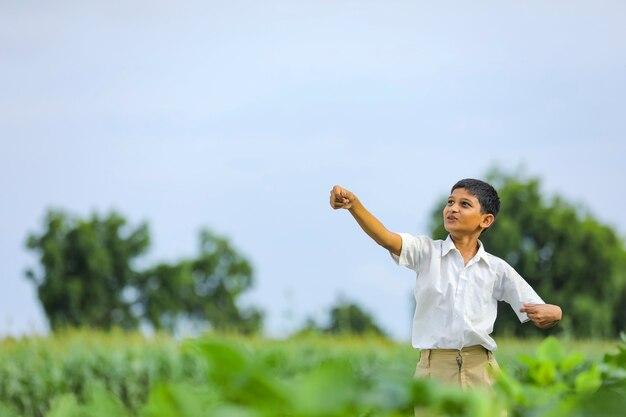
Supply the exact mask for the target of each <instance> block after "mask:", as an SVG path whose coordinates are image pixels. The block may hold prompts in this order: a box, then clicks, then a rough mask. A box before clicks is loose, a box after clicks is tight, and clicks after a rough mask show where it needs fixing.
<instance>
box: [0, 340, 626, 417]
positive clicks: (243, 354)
mask: <svg viewBox="0 0 626 417" xmlns="http://www.w3.org/2000/svg"><path fill="white" fill-rule="evenodd" d="M620 343H621V342H619V341H573V340H571V341H570V340H562V341H557V340H556V339H553V338H550V339H547V340H545V341H542V340H515V339H501V340H499V349H498V351H497V352H496V357H497V358H498V361H499V362H500V364H501V365H502V367H503V368H504V369H505V372H503V374H502V375H501V376H500V378H499V382H498V384H497V385H496V387H495V389H494V391H493V392H490V393H485V392H461V391H458V390H455V389H451V388H447V387H442V386H439V385H438V384H436V383H434V382H431V381H415V380H414V379H413V378H412V374H413V371H414V368H415V364H416V362H417V360H418V356H419V354H418V353H417V351H415V350H413V349H412V348H411V347H410V346H409V344H408V343H395V342H390V341H387V340H384V339H380V338H375V337H366V338H357V337H334V338H331V337H323V336H306V337H300V338H291V339H287V340H270V339H262V338H253V337H241V336H234V335H217V334H210V335H207V336H205V337H200V338H196V339H189V340H175V339H173V338H171V337H169V336H165V335H159V336H155V337H150V338H148V337H144V336H141V335H139V334H127V333H122V332H112V333H101V332H92V331H72V332H66V333H60V334H56V335H53V336H50V337H42V338H23V339H19V340H13V339H5V340H2V341H0V416H2V417H17V416H19V417H79V416H80V417H82V416H85V417H87V416H89V417H92V416H95V417H98V416H115V417H125V416H129V417H130V416H142V417H143V416H145V417H175V416H181V417H187V416H189V417H201V416H211V417H213V416H217V417H220V416H223V417H255V416H258V417H262V416H294V417H296V416H301V417H307V416H311V417H313V416H319V417H322V416H328V417H331V416H337V417H344V416H412V415H414V411H413V407H414V405H416V406H417V410H418V411H417V412H418V414H419V413H421V414H422V415H466V416H481V417H482V416H488V415H498V416H499V415H503V414H502V413H504V412H505V411H503V410H506V413H507V415H509V416H543V415H545V416H557V417H558V416H570V415H571V416H586V415H620V416H621V415H622V413H621V410H623V409H625V408H624V407H625V406H626V403H625V402H626V400H625V398H626V350H625V349H624V345H623V344H620ZM620 346H621V347H620ZM598 413H600V414H598Z"/></svg>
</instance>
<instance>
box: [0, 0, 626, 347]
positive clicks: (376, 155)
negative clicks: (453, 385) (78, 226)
mask: <svg viewBox="0 0 626 417" xmlns="http://www.w3.org/2000/svg"><path fill="white" fill-rule="evenodd" d="M624 16H626V3H624V2H623V1H621V0H615V1H605V0H598V1H594V2H589V1H577V0H568V1H565V0H556V1H545V0H541V1H539V0H526V1H502V0H500V1H473V2H461V1H445V0H444V1H437V2H433V1H382V0H362V1H345V0H336V1H329V0H318V1H313V0H303V1H279V0H268V1H264V2H253V1H250V0H248V1H241V0H235V1H229V2H221V1H220V2H218V1H195V0H194V1H186V2H169V1H163V0H150V1H146V0H138V1H134V2H127V1H120V0H107V1H92V2H83V1H77V0H75V1H72V0H60V1H56V2H38V1H33V0H30V1H29V0H27V1H20V2H14V1H4V2H2V3H0V63H1V65H0V187H1V190H2V193H1V194H0V195H1V196H2V204H0V282H1V287H0V337H7V336H24V335H30V334H45V333H46V331H47V323H46V320H45V316H44V314H43V313H42V309H41V307H40V305H39V302H38V300H37V297H36V293H35V288H34V287H33V284H32V283H31V282H29V281H28V280H27V279H26V278H25V274H24V272H25V270H26V269H28V268H36V267H37V258H36V256H35V254H34V253H32V252H29V251H27V250H26V249H25V240H26V237H27V235H28V234H29V233H33V232H41V231H42V230H43V220H44V216H45V213H46V210H48V209H50V208H56V209H62V210H65V211H67V212H69V213H72V214H74V215H77V216H83V217H86V216H89V215H90V214H91V213H93V212H97V213H101V214H106V213H108V212H109V211H110V210H117V211H118V212H120V213H121V214H122V215H124V216H125V217H126V218H127V219H128V221H129V223H130V224H131V225H138V224H140V223H141V222H147V223H148V224H149V226H150V231H151V236H152V242H153V243H152V246H151V248H150V251H149V253H148V254H147V256H146V258H145V259H144V261H145V262H146V263H150V262H157V261H165V262H175V261H177V260H179V259H181V258H184V257H190V256H194V255H196V254H197V253H198V250H197V247H198V231H199V230H200V229H201V228H210V229H211V230H213V231H214V232H215V233H217V234H219V235H223V236H226V237H227V238H228V239H230V241H231V242H232V244H233V245H234V246H235V247H236V248H237V250H239V251H240V252H241V253H242V254H243V255H244V256H246V257H247V258H248V259H249V260H250V261H251V263H252V265H253V267H254V271H255V274H254V279H255V286H254V288H253V289H252V290H251V291H250V292H249V293H248V294H246V295H245V297H244V299H243V300H242V304H243V305H254V306H257V307H259V308H261V309H263V310H264V311H265V312H266V326H265V331H266V334H267V335H269V336H272V337H283V336H286V335H288V334H290V333H291V332H293V331H294V330H296V329H298V328H299V327H301V326H302V325H303V324H304V322H305V321H306V319H307V318H309V317H311V318H314V319H315V320H317V321H319V322H322V321H323V320H324V319H325V318H326V317H327V315H326V313H327V312H328V310H329V309H330V307H331V306H332V305H334V304H335V303H336V302H337V301H338V300H340V299H343V300H348V301H353V302H356V303H358V304H359V305H360V306H362V307H363V308H364V309H365V310H366V311H368V312H370V313H371V314H372V315H373V316H374V317H375V319H376V321H377V322H378V323H379V324H380V325H381V327H383V328H384V329H385V330H386V331H387V332H388V333H389V334H390V335H391V336H393V337H394V338H396V339H398V340H408V339H409V338H410V327H411V326H410V322H411V314H412V313H411V289H412V286H413V284H414V280H415V276H414V274H413V273H412V272H411V271H410V270H407V269H402V268H400V267H397V266H396V265H395V264H394V263H393V261H392V260H391V258H390V256H389V255H388V253H386V251H385V250H384V249H382V248H380V247H378V246H377V245H376V244H375V243H373V242H372V241H370V240H369V238H368V237H367V236H366V235H365V234H363V232H362V231H360V229H359V228H358V225H357V224H356V223H355V222H354V220H353V219H352V218H351V216H350V215H349V213H347V212H345V211H334V210H332V209H331V208H330V206H329V203H328V197H329V192H330V190H331V188H332V186H333V185H335V184H340V185H342V186H344V187H346V188H348V189H350V190H351V191H353V192H355V194H356V195H357V196H358V197H359V198H360V200H361V201H362V202H363V203H364V204H365V206H366V207H367V208H368V209H369V210H370V211H371V212H372V213H374V214H375V215H376V216H377V217H378V218H379V219H380V220H381V221H382V222H383V223H384V224H385V225H386V226H387V227H388V228H389V229H390V230H393V231H397V232H409V233H413V234H427V233H428V224H429V216H430V213H431V212H432V210H433V209H434V207H435V205H436V204H437V201H439V200H440V199H441V198H442V197H443V196H446V195H447V193H448V192H449V189H450V186H451V185H452V184H454V183H455V182H456V181H457V180H458V179H460V178H466V177H476V178H483V177H484V176H485V174H486V173H487V172H488V171H489V170H490V169H491V168H493V167H496V166H497V167H500V168H502V169H504V170H509V171H510V172H521V173H522V174H523V175H526V176H528V177H537V178H540V180H541V184H542V191H543V192H544V194H545V195H546V196H552V195H557V194H558V195H560V196H563V197H564V198H566V199H567V200H568V201H570V202H572V203H575V204H580V205H581V206H583V207H586V208H587V209H588V210H589V211H590V212H591V213H592V214H593V215H594V216H595V217H596V218H597V219H599V220H600V221H601V222H603V223H605V224H608V225H610V226H612V227H614V228H615V230H616V231H617V232H618V234H619V235H620V236H622V237H626V220H624V217H623V216H622V214H621V211H620V210H623V209H624V207H626V193H624V180H625V179H626V163H625V162H624V161H625V159H626V141H625V140H624V137H625V136H626V26H625V25H624V24H623V22H624ZM504 204H505V202H504ZM487 250H489V248H487ZM542 296H543V298H544V299H546V300H549V295H542Z"/></svg>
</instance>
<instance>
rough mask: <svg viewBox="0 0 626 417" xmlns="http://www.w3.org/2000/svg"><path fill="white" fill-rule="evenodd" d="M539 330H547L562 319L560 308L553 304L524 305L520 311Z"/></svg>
mask: <svg viewBox="0 0 626 417" xmlns="http://www.w3.org/2000/svg"><path fill="white" fill-rule="evenodd" d="M519 311H521V312H522V313H526V315H527V316H528V318H529V319H530V320H531V321H532V322H533V323H534V324H535V326H537V327H539V328H540V329H549V328H550V327H552V326H554V325H555V324H557V323H558V322H559V321H560V320H561V318H562V317H563V312H562V311H561V307H559V306H556V305H553V304H524V306H523V307H522V308H520V310H519Z"/></svg>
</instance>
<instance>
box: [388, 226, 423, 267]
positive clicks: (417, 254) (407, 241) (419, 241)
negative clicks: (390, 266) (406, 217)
mask: <svg viewBox="0 0 626 417" xmlns="http://www.w3.org/2000/svg"><path fill="white" fill-rule="evenodd" d="M398 234H399V235H400V237H401V238H402V249H401V251H400V256H397V255H394V254H393V253H391V252H389V254H390V255H391V258H392V259H393V260H394V261H395V262H396V264H398V265H400V266H405V267H407V268H409V269H413V270H417V268H418V267H419V263H420V260H421V259H422V258H423V252H424V248H425V247H426V245H425V242H424V239H425V238H424V237H421V236H420V237H416V236H413V235H410V234H408V233H398Z"/></svg>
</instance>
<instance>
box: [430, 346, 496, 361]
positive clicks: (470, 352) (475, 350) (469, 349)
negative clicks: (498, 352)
mask: <svg viewBox="0 0 626 417" xmlns="http://www.w3.org/2000/svg"><path fill="white" fill-rule="evenodd" d="M420 352H421V354H422V355H428V356H429V357H431V356H434V355H437V356H439V355H441V356H458V355H462V356H474V355H486V356H487V358H490V357H491V355H492V353H491V351H490V350H488V349H486V348H485V347H484V346H482V345H472V346H465V347H464V348H463V349H421V350H420Z"/></svg>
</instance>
